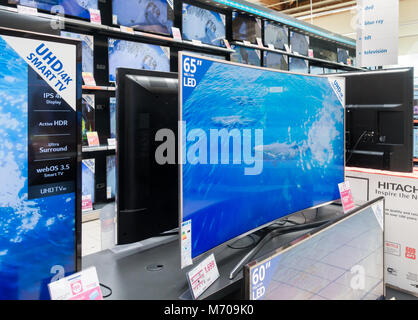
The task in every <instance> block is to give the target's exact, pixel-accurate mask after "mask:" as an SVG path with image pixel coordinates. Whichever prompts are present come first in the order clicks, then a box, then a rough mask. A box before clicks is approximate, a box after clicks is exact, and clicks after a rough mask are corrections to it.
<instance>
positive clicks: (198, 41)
mask: <svg viewBox="0 0 418 320" xmlns="http://www.w3.org/2000/svg"><path fill="white" fill-rule="evenodd" d="M192 43H193V44H194V45H196V46H201V45H202V41H200V40H192Z"/></svg>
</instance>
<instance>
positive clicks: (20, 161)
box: [0, 36, 76, 300]
mask: <svg viewBox="0 0 418 320" xmlns="http://www.w3.org/2000/svg"><path fill="white" fill-rule="evenodd" d="M28 69H29V67H28V65H27V63H26V62H25V61H24V60H23V59H22V58H21V57H20V56H19V55H18V54H17V53H16V52H15V51H14V50H13V49H12V48H11V47H10V46H9V45H8V44H7V43H6V42H5V41H4V40H3V38H2V37H1V36H0V126H1V130H0V139H1V144H0V179H1V181H2V182H1V184H0V299H1V300H5V299H6V300H17V299H30V300H32V299H35V300H36V299H49V293H48V288H47V285H48V283H49V282H50V281H51V279H52V278H53V277H54V276H55V275H56V272H57V271H59V270H63V271H65V274H66V275H68V274H71V273H72V272H74V271H75V255H76V253H75V212H76V196H75V193H67V194H61V195H54V196H48V197H44V198H39V199H33V198H30V197H29V196H28V192H29V177H28V176H29V174H28V171H29V163H28V145H29V146H30V143H29V142H30V140H29V133H28V132H29V131H30V129H31V128H29V125H28V122H29V119H28V114H29V111H28V109H32V107H31V106H29V104H28V99H29V98H30V97H29V94H28V91H29V87H30V86H31V82H30V80H29V75H28V72H29V71H30V70H28ZM38 83H41V81H39V82H37V84H38ZM45 86H48V85H47V84H46V83H45ZM37 87H38V86H37ZM39 89H40V90H41V91H42V90H43V89H44V87H42V88H39Z"/></svg>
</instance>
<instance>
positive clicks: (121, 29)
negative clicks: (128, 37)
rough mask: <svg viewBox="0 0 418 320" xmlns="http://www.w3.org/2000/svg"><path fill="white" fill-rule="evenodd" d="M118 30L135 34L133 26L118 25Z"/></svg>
mask: <svg viewBox="0 0 418 320" xmlns="http://www.w3.org/2000/svg"><path fill="white" fill-rule="evenodd" d="M120 31H122V32H126V33H130V34H135V31H134V28H130V27H125V26H120Z"/></svg>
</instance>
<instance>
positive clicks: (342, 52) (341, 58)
mask: <svg viewBox="0 0 418 320" xmlns="http://www.w3.org/2000/svg"><path fill="white" fill-rule="evenodd" d="M337 54H338V58H337V62H342V63H344V64H347V63H348V60H349V59H350V53H349V51H348V50H347V49H343V48H338V49H337Z"/></svg>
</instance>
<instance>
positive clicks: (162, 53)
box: [108, 38, 170, 82]
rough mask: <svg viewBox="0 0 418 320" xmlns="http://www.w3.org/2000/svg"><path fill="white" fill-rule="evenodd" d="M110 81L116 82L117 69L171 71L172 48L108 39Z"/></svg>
mask: <svg viewBox="0 0 418 320" xmlns="http://www.w3.org/2000/svg"><path fill="white" fill-rule="evenodd" d="M108 46H109V47H108V50H109V81H110V82H115V81H116V69H117V68H128V67H132V68H137V69H144V70H152V71H167V72H168V71H170V48H168V47H161V46H158V45H153V44H146V43H140V42H132V41H126V40H118V39H112V38H109V39H108Z"/></svg>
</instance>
